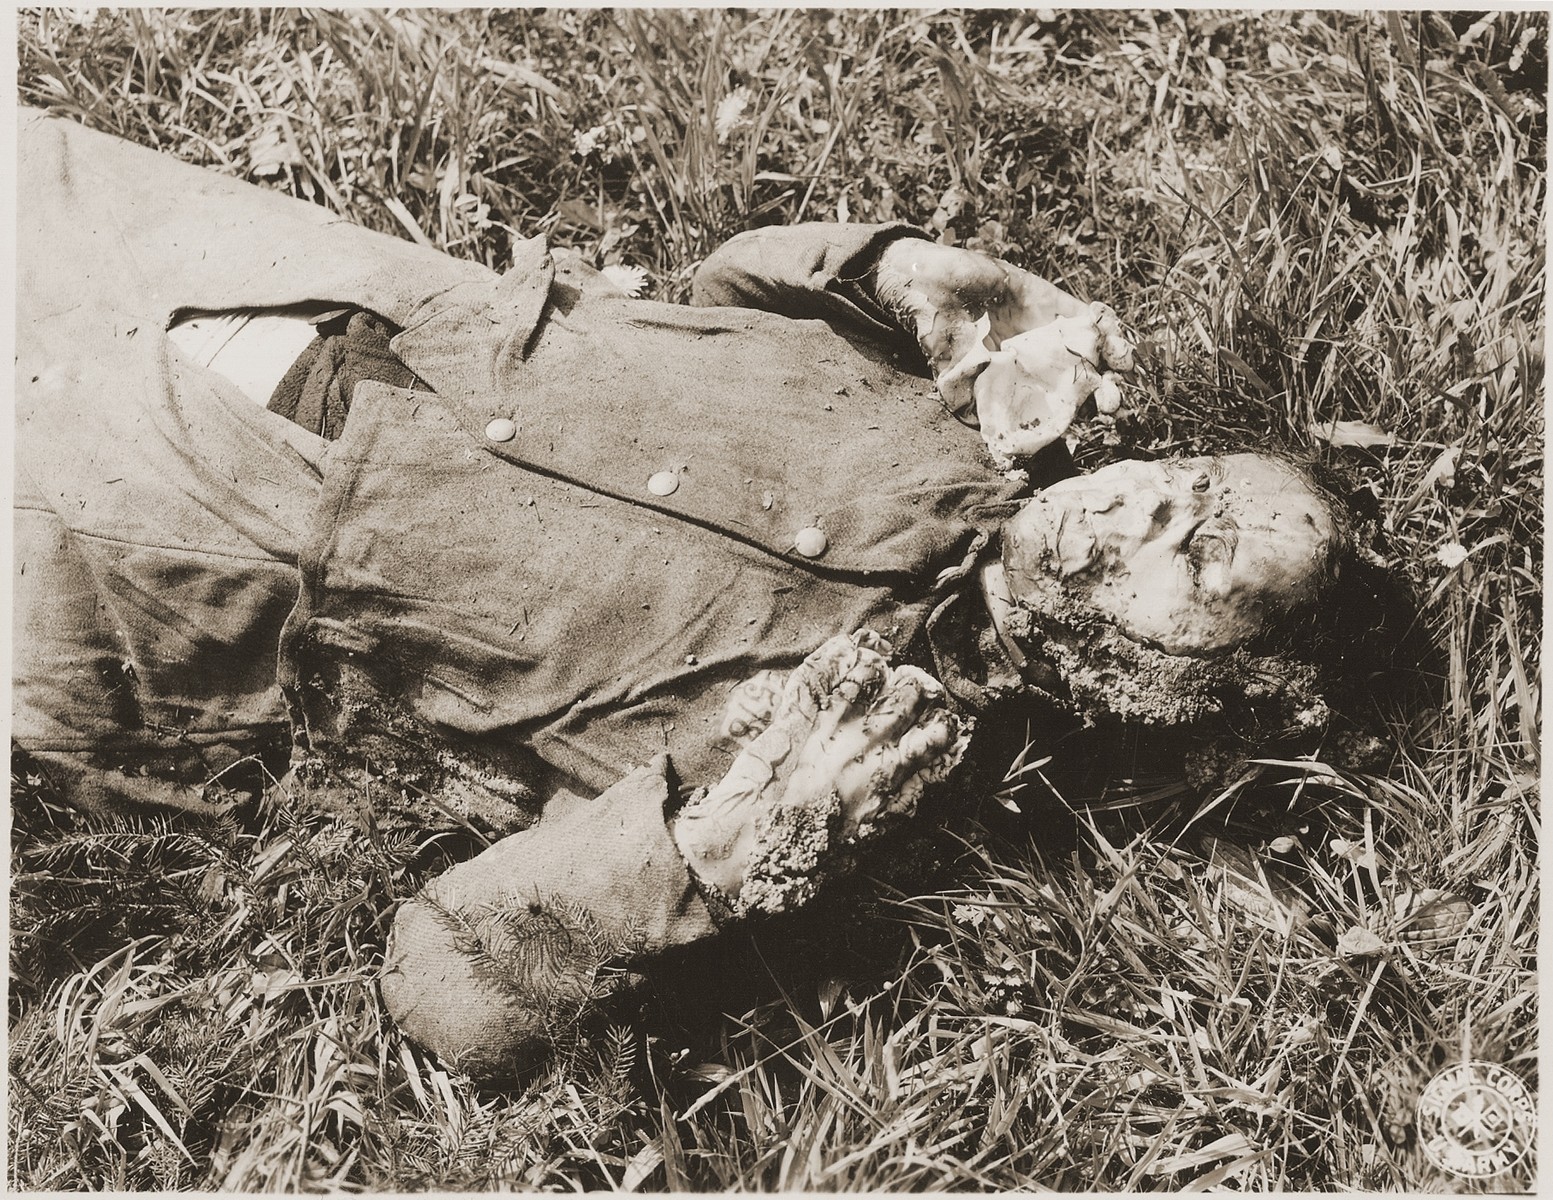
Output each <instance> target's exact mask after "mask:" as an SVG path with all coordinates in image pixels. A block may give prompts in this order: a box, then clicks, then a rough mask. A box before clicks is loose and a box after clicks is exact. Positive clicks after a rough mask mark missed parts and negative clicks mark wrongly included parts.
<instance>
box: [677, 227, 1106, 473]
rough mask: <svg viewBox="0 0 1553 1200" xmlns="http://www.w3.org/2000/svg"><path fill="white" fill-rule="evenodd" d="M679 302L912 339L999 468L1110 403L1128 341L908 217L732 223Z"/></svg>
mask: <svg viewBox="0 0 1553 1200" xmlns="http://www.w3.org/2000/svg"><path fill="white" fill-rule="evenodd" d="M692 300H693V302H694V303H696V304H699V305H737V306H742V307H746V308H758V309H762V310H765V311H767V312H775V313H779V314H781V315H783V316H788V317H794V318H800V319H801V318H820V319H823V320H826V321H828V322H830V323H831V325H832V326H833V327H835V328H837V329H838V331H840V332H843V333H846V332H849V331H851V332H857V333H861V334H863V335H865V336H867V337H869V338H870V339H872V340H874V341H876V342H879V343H881V344H884V345H890V344H892V343H893V344H896V345H898V346H910V345H914V346H915V347H916V348H917V350H919V351H920V353H921V354H922V356H923V357H924V358H925V359H926V361H927V365H928V366H929V367H930V368H931V369H932V372H933V378H934V380H935V382H936V383H937V385H938V391H939V394H940V395H941V396H942V397H943V400H944V403H945V404H946V405H947V406H948V407H949V409H950V411H952V412H953V413H955V415H956V416H958V417H960V419H961V420H963V421H965V423H966V424H968V425H972V426H975V427H977V428H979V429H980V430H981V433H982V437H983V439H984V440H985V441H986V443H987V447H988V449H989V450H990V451H991V452H992V456H993V458H994V460H995V461H996V462H997V463H998V464H999V466H1000V467H1004V468H1007V467H1011V466H1013V465H1014V464H1015V463H1016V462H1018V461H1021V460H1025V459H1028V458H1030V457H1032V456H1033V455H1035V454H1036V453H1037V452H1038V451H1039V450H1041V449H1043V448H1044V447H1046V446H1048V445H1050V444H1051V443H1053V442H1054V441H1056V440H1057V439H1058V438H1060V437H1061V436H1062V435H1063V433H1065V432H1066V431H1067V428H1068V426H1069V425H1070V424H1071V423H1072V421H1073V419H1074V417H1075V416H1076V415H1077V413H1078V410H1079V407H1080V406H1081V405H1082V404H1083V403H1084V402H1085V401H1086V400H1088V399H1089V398H1090V397H1091V396H1093V397H1094V399H1095V405H1096V407H1097V409H1099V411H1101V412H1103V413H1112V412H1115V411H1116V410H1117V408H1118V407H1119V405H1120V403H1121V397H1120V392H1119V389H1118V387H1117V384H1116V380H1115V379H1114V378H1113V375H1112V373H1113V372H1125V371H1128V370H1130V369H1131V367H1132V346H1131V344H1130V343H1129V342H1128V341H1127V339H1126V337H1125V336H1124V335H1123V334H1122V330H1121V325H1120V323H1119V322H1118V321H1117V318H1116V314H1115V313H1113V312H1112V311H1111V310H1110V309H1109V308H1108V307H1107V306H1106V305H1104V304H1100V303H1094V304H1090V303H1085V302H1084V301H1082V300H1080V299H1078V298H1077V297H1076V296H1073V295H1070V294H1069V293H1068V292H1065V291H1063V290H1062V289H1061V288H1059V287H1057V286H1055V285H1054V284H1051V283H1048V282H1047V281H1046V280H1044V279H1041V278H1039V277H1038V276H1035V275H1032V274H1030V272H1028V271H1024V270H1021V269H1020V268H1018V267H1015V266H1013V265H1011V264H1010V263H1006V262H1003V261H1002V260H1000V259H995V258H991V257H989V256H988V255H985V254H980V253H978V252H976V251H973V250H962V249H958V248H956V247H953V246H944V245H940V244H939V243H937V242H934V241H932V240H930V239H929V238H928V237H927V235H926V234H924V233H923V232H922V231H921V230H919V229H915V228H913V227H912V226H909V225H827V224H819V223H811V224H804V225H792V226H772V227H769V228H765V229H756V230H751V231H749V232H747V233H741V234H739V235H738V236H737V237H735V238H733V239H732V240H730V241H729V242H728V243H727V244H726V245H724V246H723V247H722V248H720V249H719V250H717V251H716V253H714V254H713V255H712V256H711V257H710V258H708V259H707V260H706V262H704V263H703V264H702V265H701V268H700V270H699V271H698V272H697V273H696V278H695V281H694V284H693V287H692Z"/></svg>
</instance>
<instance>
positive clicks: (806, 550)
mask: <svg viewBox="0 0 1553 1200" xmlns="http://www.w3.org/2000/svg"><path fill="white" fill-rule="evenodd" d="M793 545H794V547H795V548H796V549H797V551H798V553H799V554H802V555H803V556H804V557H805V558H818V557H819V556H820V555H822V554H824V553H825V547H826V546H828V545H830V543H829V542H828V541H826V540H825V531H824V530H823V529H821V528H820V527H819V526H818V525H805V526H804V527H803V528H802V529H800V530H799V531H798V533H797V536H795V537H794V538H793Z"/></svg>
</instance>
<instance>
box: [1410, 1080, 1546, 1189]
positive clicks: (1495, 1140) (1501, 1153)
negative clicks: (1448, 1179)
mask: <svg viewBox="0 0 1553 1200" xmlns="http://www.w3.org/2000/svg"><path fill="white" fill-rule="evenodd" d="M1536 1131H1537V1105H1536V1102H1535V1101H1534V1100H1533V1099H1532V1095H1531V1091H1530V1089H1528V1088H1527V1086H1526V1085H1525V1084H1524V1083H1523V1082H1522V1081H1521V1077H1520V1076H1519V1075H1517V1074H1515V1072H1513V1071H1511V1070H1510V1069H1509V1068H1507V1067H1502V1066H1500V1065H1499V1064H1498V1063H1488V1062H1464V1063H1457V1064H1456V1065H1455V1066H1451V1067H1446V1068H1445V1069H1444V1070H1443V1071H1441V1072H1440V1073H1439V1074H1438V1075H1436V1076H1435V1077H1434V1078H1433V1079H1431V1080H1430V1081H1429V1085H1428V1086H1427V1087H1425V1088H1424V1091H1423V1095H1421V1096H1420V1097H1419V1098H1418V1143H1419V1145H1420V1146H1422V1147H1423V1151H1424V1156H1425V1157H1426V1158H1428V1160H1429V1161H1430V1162H1432V1163H1433V1164H1434V1165H1435V1166H1436V1167H1438V1168H1440V1170H1442V1171H1445V1172H1447V1173H1449V1174H1451V1175H1456V1176H1459V1177H1461V1178H1465V1179H1484V1178H1487V1177H1489V1176H1491V1175H1500V1174H1503V1173H1504V1172H1505V1171H1508V1170H1509V1169H1510V1168H1511V1167H1513V1166H1514V1165H1515V1164H1516V1163H1517V1162H1519V1161H1520V1160H1521V1159H1522V1158H1523V1157H1524V1156H1525V1154H1526V1152H1527V1151H1528V1150H1530V1149H1531V1146H1532V1141H1533V1139H1534V1137H1535V1136H1536Z"/></svg>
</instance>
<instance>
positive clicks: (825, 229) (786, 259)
mask: <svg viewBox="0 0 1553 1200" xmlns="http://www.w3.org/2000/svg"><path fill="white" fill-rule="evenodd" d="M926 236H927V235H926V234H924V233H923V232H922V231H921V230H920V229H916V228H914V227H913V226H911V225H901V224H889V225H836V224H828V223H824V222H819V221H811V222H805V223H803V224H799V225H771V226H767V227H765V228H762V229H751V230H748V231H747V232H745V233H741V234H738V235H737V236H735V237H733V238H730V239H729V240H728V241H727V242H725V243H724V244H723V245H722V246H720V247H718V248H717V249H716V250H715V251H713V252H712V254H711V255H710V256H709V257H708V258H707V259H706V261H705V262H703V263H702V264H701V265H700V267H698V268H697V269H696V274H695V278H694V279H693V280H692V281H691V291H690V302H691V303H692V304H695V305H698V306H700V307H703V308H714V307H721V306H731V307H736V308H755V309H759V310H760V311H762V312H770V313H776V314H778V315H779V316H784V317H792V318H794V319H795V320H810V319H817V320H822V321H826V322H829V323H830V325H831V326H832V327H833V328H835V329H836V330H837V331H838V332H841V333H848V332H851V333H856V334H859V335H861V336H863V337H866V338H869V339H871V340H874V341H878V342H883V343H885V344H889V343H891V342H897V343H899V344H901V345H902V346H903V347H907V346H910V345H912V344H913V342H912V340H911V338H910V337H909V336H907V337H903V336H902V334H903V332H904V333H906V334H908V335H909V333H910V331H909V330H906V331H903V330H902V328H901V326H900V324H899V322H898V321H896V320H895V318H894V316H893V315H892V314H891V313H890V312H889V311H888V310H887V309H886V308H884V307H883V306H882V305H881V304H880V303H879V301H878V298H877V297H876V296H875V295H874V292H873V287H872V284H871V282H870V281H869V276H870V274H871V272H872V271H873V268H874V264H875V262H877V261H878V258H879V254H880V251H882V250H883V249H884V247H885V246H887V245H889V244H891V243H892V242H897V241H900V240H901V239H903V238H906V239H911V240H913V241H917V240H921V239H923V238H925V237H926Z"/></svg>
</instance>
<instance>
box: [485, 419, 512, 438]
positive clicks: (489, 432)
mask: <svg viewBox="0 0 1553 1200" xmlns="http://www.w3.org/2000/svg"><path fill="white" fill-rule="evenodd" d="M485 436H486V437H488V438H490V439H491V441H493V442H510V441H512V439H513V438H515V437H517V436H518V427H517V425H516V424H514V423H513V422H511V421H509V420H508V419H507V418H506V417H497V418H496V420H494V421H492V422H491V423H490V424H489V425H487V426H486V427H485Z"/></svg>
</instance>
